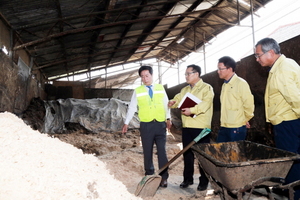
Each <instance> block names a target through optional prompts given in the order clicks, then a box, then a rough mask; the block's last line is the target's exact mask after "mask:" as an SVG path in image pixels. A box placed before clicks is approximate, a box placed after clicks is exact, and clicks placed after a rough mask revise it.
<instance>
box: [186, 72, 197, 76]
mask: <svg viewBox="0 0 300 200" xmlns="http://www.w3.org/2000/svg"><path fill="white" fill-rule="evenodd" d="M194 73H196V72H188V73H185V74H184V75H185V76H189V75H191V74H194Z"/></svg>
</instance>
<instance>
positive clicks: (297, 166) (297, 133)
mask: <svg viewBox="0 0 300 200" xmlns="http://www.w3.org/2000/svg"><path fill="white" fill-rule="evenodd" d="M274 139H275V145H276V147H277V148H279V149H283V150H286V151H291V152H294V153H297V154H300V119H297V120H291V121H283V122H281V123H280V124H278V125H274ZM296 180H300V161H299V160H298V161H294V164H293V165H292V167H291V169H290V171H289V173H288V174H287V176H286V178H285V183H286V184H289V183H292V182H294V181H296ZM294 197H295V198H294V199H295V200H296V199H297V200H299V198H300V188H299V187H298V188H295V194H294Z"/></svg>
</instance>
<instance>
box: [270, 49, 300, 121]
mask: <svg viewBox="0 0 300 200" xmlns="http://www.w3.org/2000/svg"><path fill="white" fill-rule="evenodd" d="M265 112H266V120H267V122H271V123H272V124H273V125H277V124H280V123H281V122H282V121H290V120H294V119H298V118H300V67H299V65H298V64H297V63H296V62H295V61H294V60H292V59H289V58H286V57H285V56H284V55H281V56H280V57H279V58H278V59H277V60H276V62H275V63H274V65H273V66H272V68H271V70H270V72H269V76H268V80H267V85H266V91H265Z"/></svg>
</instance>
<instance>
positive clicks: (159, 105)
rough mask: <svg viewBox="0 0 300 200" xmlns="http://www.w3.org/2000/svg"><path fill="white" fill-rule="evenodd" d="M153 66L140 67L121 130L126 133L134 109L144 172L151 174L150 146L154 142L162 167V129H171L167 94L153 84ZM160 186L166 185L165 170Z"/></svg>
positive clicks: (164, 139)
mask: <svg viewBox="0 0 300 200" xmlns="http://www.w3.org/2000/svg"><path fill="white" fill-rule="evenodd" d="M152 74H153V69H152V67H151V66H141V67H140V69H139V76H140V77H141V78H142V82H143V85H141V86H139V87H137V88H136V89H135V90H134V92H133V94H132V97H131V101H130V104H129V107H128V112H127V116H126V119H125V123H124V126H123V128H122V133H126V132H127V129H128V124H129V122H130V120H131V119H132V117H133V115H134V113H135V112H137V111H138V116H139V119H140V134H141V141H142V146H143V153H144V169H145V175H152V174H154V166H153V159H152V157H153V145H154V144H156V148H157V157H158V166H159V168H162V167H163V166H164V165H165V164H166V163H167V162H168V158H167V154H166V128H168V129H170V128H171V125H172V123H171V120H170V116H171V115H170V109H168V101H169V99H168V96H167V94H166V91H165V89H164V87H163V86H162V85H160V84H153V77H152ZM160 175H161V177H162V180H161V183H160V186H161V187H167V185H168V183H167V179H168V177H169V174H168V169H165V170H164V171H163V172H162V173H161V174H160Z"/></svg>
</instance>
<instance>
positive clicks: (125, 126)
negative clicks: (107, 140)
mask: <svg viewBox="0 0 300 200" xmlns="http://www.w3.org/2000/svg"><path fill="white" fill-rule="evenodd" d="M127 130H128V125H127V124H124V125H123V128H122V134H124V133H126V132H127Z"/></svg>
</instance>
